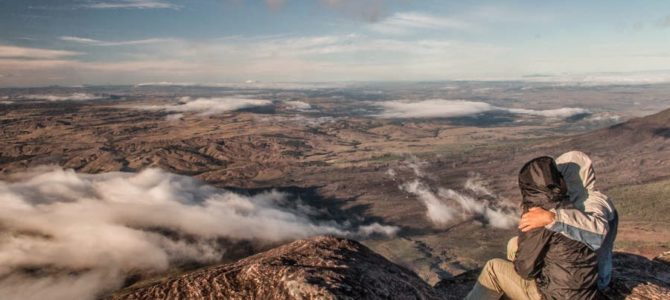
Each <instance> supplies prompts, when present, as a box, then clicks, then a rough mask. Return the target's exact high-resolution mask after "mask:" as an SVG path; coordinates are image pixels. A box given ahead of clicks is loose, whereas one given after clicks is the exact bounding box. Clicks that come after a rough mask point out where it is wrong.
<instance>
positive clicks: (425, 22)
mask: <svg viewBox="0 0 670 300" xmlns="http://www.w3.org/2000/svg"><path fill="white" fill-rule="evenodd" d="M471 27H472V25H470V24H469V23H467V22H465V21H462V20H458V19H455V18H449V17H443V16H434V15H430V14H426V13H419V12H398V13H395V14H393V15H391V16H389V17H388V18H386V19H384V20H382V21H381V22H378V23H374V24H371V25H370V29H372V30H374V31H377V32H380V33H390V34H404V33H410V32H412V31H414V30H444V29H460V30H463V29H469V28H471Z"/></svg>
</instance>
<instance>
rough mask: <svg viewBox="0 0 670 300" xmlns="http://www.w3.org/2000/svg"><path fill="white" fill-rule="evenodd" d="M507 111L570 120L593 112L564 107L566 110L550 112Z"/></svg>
mask: <svg viewBox="0 0 670 300" xmlns="http://www.w3.org/2000/svg"><path fill="white" fill-rule="evenodd" d="M506 110H507V111H509V112H511V113H515V114H524V115H533V116H541V117H547V118H569V117H572V116H575V115H581V114H590V113H591V111H589V110H588V109H584V108H576V107H564V108H557V109H548V110H534V109H524V108H508V109H506Z"/></svg>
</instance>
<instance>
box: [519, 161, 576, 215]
mask: <svg viewBox="0 0 670 300" xmlns="http://www.w3.org/2000/svg"><path fill="white" fill-rule="evenodd" d="M519 189H520V190H521V196H522V204H523V207H524V209H528V208H531V207H542V208H544V209H552V208H556V207H557V206H558V205H559V204H561V202H563V201H564V200H566V199H567V196H566V193H567V188H566V186H565V182H564V181H563V177H562V176H561V173H560V172H559V170H558V167H557V166H556V163H555V162H554V159H553V158H551V157H549V156H542V157H538V158H534V159H532V160H531V161H529V162H527V163H526V164H525V165H524V166H523V167H522V168H521V170H520V171H519Z"/></svg>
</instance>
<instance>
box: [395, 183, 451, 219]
mask: <svg viewBox="0 0 670 300" xmlns="http://www.w3.org/2000/svg"><path fill="white" fill-rule="evenodd" d="M400 189H401V190H403V191H406V192H408V193H411V194H413V195H415V196H417V198H419V200H421V202H422V203H423V205H424V206H425V207H426V216H427V217H428V219H429V220H430V221H431V222H433V223H434V224H435V225H437V226H445V225H447V224H449V222H451V221H452V220H453V219H454V218H455V217H456V212H457V211H456V209H455V208H453V207H451V206H449V205H448V204H447V203H446V202H445V201H444V200H442V199H440V198H439V197H438V196H437V195H435V193H433V192H432V191H431V190H430V187H429V186H427V185H426V184H424V183H423V182H421V181H420V180H418V179H416V180H413V181H410V182H406V183H404V184H402V185H401V186H400Z"/></svg>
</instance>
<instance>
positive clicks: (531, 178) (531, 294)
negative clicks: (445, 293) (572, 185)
mask: <svg viewBox="0 0 670 300" xmlns="http://www.w3.org/2000/svg"><path fill="white" fill-rule="evenodd" d="M519 188H520V189H521V194H522V197H523V200H522V207H523V210H524V212H527V211H528V210H530V209H532V208H536V207H541V208H543V209H545V210H551V209H555V208H559V207H562V206H564V205H569V203H570V201H569V198H568V197H567V188H566V186H565V182H564V180H563V178H562V176H561V173H559V171H558V169H557V167H556V163H555V162H554V160H553V159H552V158H551V157H539V158H536V159H533V160H531V161H530V162H528V163H526V165H524V166H523V168H522V169H521V171H520V172H519ZM512 243H514V242H513V241H512ZM508 248H514V245H509V246H508ZM513 251H514V250H512V251H511V252H513ZM597 279H598V260H597V254H596V252H595V251H593V250H592V249H591V248H589V247H588V246H587V245H586V244H583V243H580V242H578V241H575V240H572V239H569V238H567V237H565V236H563V235H562V234H560V233H556V232H553V231H550V230H547V229H545V228H538V229H534V230H531V231H527V232H521V233H520V235H519V238H518V249H517V250H516V255H515V259H514V262H510V261H507V260H503V259H492V260H490V261H488V262H487V263H486V266H485V267H484V270H482V273H481V275H480V276H479V279H478V281H477V283H476V284H475V286H474V287H473V289H472V291H470V293H469V294H468V296H467V297H466V299H484V300H485V299H500V298H501V297H503V296H505V297H507V298H509V299H532V300H535V299H599V293H598V289H597Z"/></svg>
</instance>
